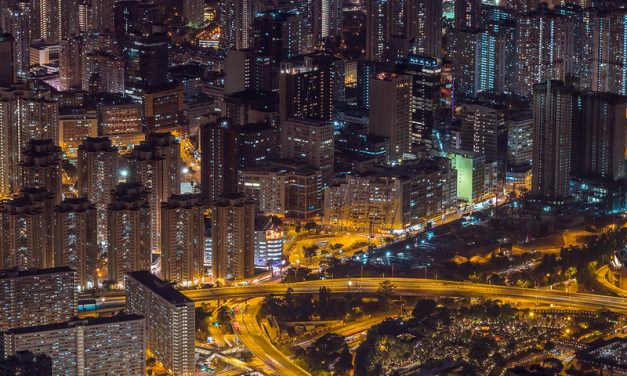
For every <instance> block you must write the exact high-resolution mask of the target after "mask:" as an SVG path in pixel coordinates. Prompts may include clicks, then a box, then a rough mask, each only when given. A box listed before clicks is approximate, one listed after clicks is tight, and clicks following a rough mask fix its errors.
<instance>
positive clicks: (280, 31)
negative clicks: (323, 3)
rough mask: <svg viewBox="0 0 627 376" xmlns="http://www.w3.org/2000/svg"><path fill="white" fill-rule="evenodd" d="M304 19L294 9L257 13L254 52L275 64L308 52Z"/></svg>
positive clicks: (303, 16)
mask: <svg viewBox="0 0 627 376" xmlns="http://www.w3.org/2000/svg"><path fill="white" fill-rule="evenodd" d="M304 18H305V15H304V14H302V13H301V12H299V11H298V10H295V9H291V10H289V11H278V10H270V11H265V12H258V13H257V14H256V15H255V20H254V27H253V29H254V31H255V35H254V45H253V47H254V49H255V51H257V53H258V54H259V55H260V56H267V57H269V58H270V59H272V60H273V61H274V62H275V63H278V62H279V61H282V60H290V59H293V58H294V57H296V56H299V55H302V54H304V53H307V52H310V51H309V49H308V45H307V31H306V29H305V27H306V26H305V19H304ZM244 48H245V47H244Z"/></svg>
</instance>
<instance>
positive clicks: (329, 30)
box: [312, 0, 342, 44]
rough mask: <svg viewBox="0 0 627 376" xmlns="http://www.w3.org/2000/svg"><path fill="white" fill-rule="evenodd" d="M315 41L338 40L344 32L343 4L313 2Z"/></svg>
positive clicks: (335, 0)
mask: <svg viewBox="0 0 627 376" xmlns="http://www.w3.org/2000/svg"><path fill="white" fill-rule="evenodd" d="M312 17H313V41H314V43H316V44H320V43H321V42H322V41H323V40H326V39H333V38H338V37H339V36H340V34H341V32H342V2H341V1H339V0H315V1H314V2H313V14H312Z"/></svg>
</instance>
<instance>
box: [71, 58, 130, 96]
mask: <svg viewBox="0 0 627 376" xmlns="http://www.w3.org/2000/svg"><path fill="white" fill-rule="evenodd" d="M81 61H82V67H81V69H80V70H79V72H82V74H81V78H82V80H81V87H82V88H83V90H85V91H88V92H90V93H92V94H97V93H119V94H124V59H122V57H120V56H118V55H115V54H113V53H107V52H90V53H86V54H84V55H83V56H81Z"/></svg>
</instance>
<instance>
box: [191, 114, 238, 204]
mask: <svg viewBox="0 0 627 376" xmlns="http://www.w3.org/2000/svg"><path fill="white" fill-rule="evenodd" d="M238 149H239V131H238V130H237V129H236V128H235V127H234V126H233V123H232V121H231V120H230V119H227V118H220V119H218V120H217V121H216V122H215V123H210V124H206V125H204V126H202V127H201V128H200V151H201V167H200V175H201V192H202V195H203V196H204V197H205V198H206V199H208V200H209V201H210V202H213V201H215V200H216V198H217V197H219V196H222V195H230V194H234V193H236V192H237V169H238V167H239V154H240V153H239V150H238Z"/></svg>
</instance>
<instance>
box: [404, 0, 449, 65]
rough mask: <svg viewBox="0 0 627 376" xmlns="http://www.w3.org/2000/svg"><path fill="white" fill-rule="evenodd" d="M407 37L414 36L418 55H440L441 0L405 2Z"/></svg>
mask: <svg viewBox="0 0 627 376" xmlns="http://www.w3.org/2000/svg"><path fill="white" fill-rule="evenodd" d="M407 4H408V7H409V12H408V14H407V17H408V20H407V27H408V31H407V37H409V38H415V42H414V43H415V51H416V53H417V54H419V55H429V56H434V57H440V56H441V55H442V1H441V0H409V1H408V2H407Z"/></svg>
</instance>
